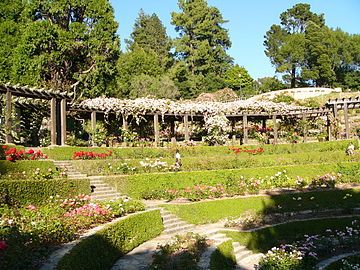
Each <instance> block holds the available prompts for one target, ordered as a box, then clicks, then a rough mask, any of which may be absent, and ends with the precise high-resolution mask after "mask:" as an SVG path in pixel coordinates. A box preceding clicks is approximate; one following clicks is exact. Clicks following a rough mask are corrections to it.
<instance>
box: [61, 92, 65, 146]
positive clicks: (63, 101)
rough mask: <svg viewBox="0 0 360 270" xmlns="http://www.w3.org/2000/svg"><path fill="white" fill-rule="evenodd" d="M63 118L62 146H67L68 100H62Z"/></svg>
mask: <svg viewBox="0 0 360 270" xmlns="http://www.w3.org/2000/svg"><path fill="white" fill-rule="evenodd" d="M60 115H61V116H60V117H61V145H63V146H64V145H66V99H62V100H61V104H60Z"/></svg>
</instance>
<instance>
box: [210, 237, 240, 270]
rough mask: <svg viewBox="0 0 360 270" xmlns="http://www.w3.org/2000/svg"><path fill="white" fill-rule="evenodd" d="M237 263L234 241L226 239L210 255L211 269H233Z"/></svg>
mask: <svg viewBox="0 0 360 270" xmlns="http://www.w3.org/2000/svg"><path fill="white" fill-rule="evenodd" d="M235 265H236V257H235V254H234V248H233V245H232V241H231V240H229V241H226V242H224V243H221V244H220V245H218V246H217V248H216V250H215V251H214V252H213V253H212V254H211V257H210V269H211V270H232V269H234V267H235Z"/></svg>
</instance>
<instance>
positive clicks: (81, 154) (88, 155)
mask: <svg viewBox="0 0 360 270" xmlns="http://www.w3.org/2000/svg"><path fill="white" fill-rule="evenodd" d="M111 156H112V151H108V152H107V153H94V152H85V151H79V152H74V154H73V159H106V158H109V157H111Z"/></svg>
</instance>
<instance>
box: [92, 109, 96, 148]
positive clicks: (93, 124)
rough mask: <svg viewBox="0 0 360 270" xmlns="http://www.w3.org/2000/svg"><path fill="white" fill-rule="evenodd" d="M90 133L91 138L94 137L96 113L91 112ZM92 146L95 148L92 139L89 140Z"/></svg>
mask: <svg viewBox="0 0 360 270" xmlns="http://www.w3.org/2000/svg"><path fill="white" fill-rule="evenodd" d="M91 131H92V137H94V135H95V132H96V112H95V111H93V112H91ZM91 142H92V146H96V145H95V142H94V140H93V138H91Z"/></svg>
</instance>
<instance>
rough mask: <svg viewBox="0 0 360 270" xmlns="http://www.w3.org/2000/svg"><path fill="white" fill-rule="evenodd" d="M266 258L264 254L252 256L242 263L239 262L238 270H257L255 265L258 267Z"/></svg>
mask: <svg viewBox="0 0 360 270" xmlns="http://www.w3.org/2000/svg"><path fill="white" fill-rule="evenodd" d="M263 256H264V254H262V253H257V254H252V255H250V256H248V257H247V258H245V259H243V260H242V261H241V262H240V263H239V262H238V264H237V267H236V269H237V270H255V269H256V268H255V265H257V264H258V263H259V261H260V259H261V258H262V257H263Z"/></svg>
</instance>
